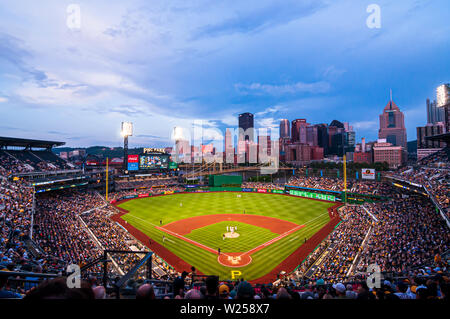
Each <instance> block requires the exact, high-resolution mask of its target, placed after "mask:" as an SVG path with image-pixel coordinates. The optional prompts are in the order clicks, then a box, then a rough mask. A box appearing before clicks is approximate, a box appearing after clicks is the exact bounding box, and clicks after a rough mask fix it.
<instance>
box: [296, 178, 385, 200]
mask: <svg viewBox="0 0 450 319" xmlns="http://www.w3.org/2000/svg"><path fill="white" fill-rule="evenodd" d="M288 185H290V186H300V187H307V188H316V189H325V190H330V191H336V192H340V191H343V190H344V181H343V179H341V178H331V177H312V176H311V177H307V176H299V175H294V176H292V177H291V178H290V179H289V181H288ZM391 190H392V188H391V187H390V186H389V185H388V184H386V183H383V182H378V181H367V180H365V181H362V180H351V179H349V180H347V191H348V192H352V193H359V194H366V195H378V196H388V195H390V194H391Z"/></svg>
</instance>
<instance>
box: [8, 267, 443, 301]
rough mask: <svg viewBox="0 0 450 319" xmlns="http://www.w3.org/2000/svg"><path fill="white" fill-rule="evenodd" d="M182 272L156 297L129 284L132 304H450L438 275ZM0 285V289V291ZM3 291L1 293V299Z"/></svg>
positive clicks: (92, 293)
mask: <svg viewBox="0 0 450 319" xmlns="http://www.w3.org/2000/svg"><path fill="white" fill-rule="evenodd" d="M186 277H187V275H186V273H183V274H181V275H180V276H178V277H177V278H175V280H174V281H173V283H172V287H171V288H172V291H173V292H172V293H170V294H160V293H159V291H160V290H159V289H158V287H157V286H156V285H154V284H152V283H151V282H149V281H147V280H137V281H134V280H130V282H129V283H127V287H131V288H132V289H133V290H134V293H135V296H136V299H188V300H189V299H199V300H202V299H203V300H230V299H235V300H241V301H245V300H247V301H251V300H280V299H284V300H301V299H304V300H308V299H354V300H399V299H419V300H444V301H445V300H448V299H449V284H450V282H449V278H448V277H446V276H443V275H442V274H441V273H439V272H430V273H429V274H426V275H417V276H410V277H406V278H403V279H398V280H393V279H391V278H385V279H383V280H382V282H381V285H380V287H379V288H369V287H368V285H367V283H366V282H365V281H353V282H337V283H335V284H327V283H325V282H324V281H323V280H322V279H318V280H314V281H311V280H306V281H302V282H292V281H291V282H284V283H283V284H281V285H273V284H267V285H256V286H255V285H252V284H250V283H249V282H247V281H245V280H238V281H219V280H218V278H217V277H216V276H208V277H207V278H206V279H205V280H204V281H203V282H201V283H198V282H197V283H193V284H187V282H186V279H187V278H186ZM1 288H2V287H1V283H0V289H1ZM1 294H2V290H0V296H1ZM108 297H109V296H108V294H107V293H106V289H105V287H103V286H97V285H95V284H92V283H90V282H88V281H83V282H82V283H81V288H78V289H69V288H67V285H66V283H65V278H57V279H53V280H48V281H44V282H43V283H41V284H40V285H39V286H37V287H35V288H32V289H31V290H29V291H28V292H27V294H26V295H25V296H24V298H25V299H29V300H40V299H48V298H52V299H53V298H61V299H71V298H76V299H106V298H108Z"/></svg>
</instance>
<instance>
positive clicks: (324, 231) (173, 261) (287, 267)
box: [111, 194, 342, 284]
mask: <svg viewBox="0 0 450 319" xmlns="http://www.w3.org/2000/svg"><path fill="white" fill-rule="evenodd" d="M274 195H275V194H274ZM277 195H281V196H293V195H288V194H277ZM159 196H166V195H159ZM128 200H132V199H125V200H122V201H120V202H116V203H114V204H113V205H114V206H115V207H116V208H117V209H118V210H120V213H118V214H116V215H113V216H111V219H113V220H114V221H116V222H118V223H119V224H120V225H122V226H123V227H124V228H126V229H127V230H128V232H130V234H131V235H133V236H134V237H135V238H136V239H137V240H139V241H140V242H141V243H142V244H144V245H145V246H147V247H148V248H150V249H151V250H152V251H154V252H155V253H157V254H158V256H160V257H161V258H162V259H164V260H165V261H166V262H167V263H168V264H170V265H171V266H172V267H174V268H175V269H176V270H177V271H179V272H182V271H184V270H186V271H188V272H189V271H190V268H191V265H190V264H188V263H186V262H185V261H184V260H182V259H181V258H180V257H178V256H177V255H175V254H174V253H172V252H171V251H170V250H168V249H167V248H166V247H164V246H163V245H160V244H158V243H157V242H155V241H153V240H151V239H150V238H149V237H148V236H147V235H146V234H144V233H143V232H142V231H140V230H139V229H137V228H136V227H134V226H132V225H130V224H129V223H125V220H123V219H122V218H121V216H123V215H124V214H126V213H128V211H127V210H125V209H123V208H120V207H117V205H119V204H121V203H124V202H126V201H128ZM311 200H316V199H311ZM317 201H322V200H317ZM341 205H342V204H340V203H336V205H334V206H333V207H330V208H328V213H329V215H330V219H331V220H330V221H329V222H328V223H327V224H326V225H325V226H323V227H322V228H321V229H320V230H319V231H318V232H316V233H315V234H314V235H313V236H312V237H311V238H309V239H308V240H307V242H306V243H304V244H302V245H301V246H300V247H299V248H298V249H297V250H295V251H294V252H293V253H292V254H291V255H290V256H288V257H287V258H286V259H285V260H281V261H280V263H279V264H278V266H276V267H275V268H274V269H272V270H271V271H270V272H269V273H267V274H266V275H264V276H262V277H260V278H257V279H254V280H250V283H252V284H256V283H262V284H264V283H268V282H273V281H275V280H276V279H277V277H278V274H279V273H280V272H281V271H285V272H288V273H289V272H291V271H293V270H294V269H295V268H296V267H297V266H298V265H299V264H300V263H301V262H302V261H303V260H304V259H305V258H306V257H307V256H308V255H309V254H310V253H311V252H312V251H313V250H314V249H315V248H316V247H317V246H318V245H319V244H320V243H321V242H322V240H324V239H325V238H326V237H327V236H328V234H330V233H331V232H332V231H333V229H334V227H336V225H337V224H339V222H340V217H339V214H338V213H337V208H338V207H340V206H341ZM230 215H232V216H233V217H235V216H237V215H235V214H230ZM240 216H244V215H240ZM246 216H254V215H246ZM269 218H270V217H269ZM233 220H234V219H233ZM174 223H175V222H174ZM292 224H293V223H292ZM168 225H170V224H167V225H165V226H168ZM294 225H295V224H294ZM295 226H298V225H295ZM202 227H203V226H202ZM196 228H198V227H196ZM291 228H292V226H291V227H290V228H289V229H291ZM241 254H242V253H237V254H235V257H237V256H239V255H241ZM221 255H222V254H221ZM227 255H234V254H229V253H227ZM224 256H226V255H225V254H224ZM222 258H223V257H222ZM242 258H246V257H242V256H241V260H242ZM226 260H227V261H228V257H226ZM220 261H221V262H222V261H223V260H222V259H221V260H220ZM227 261H224V263H227ZM230 262H231V263H232V260H230ZM250 262H251V261H250ZM227 266H231V265H227ZM239 267H242V266H239ZM198 274H200V275H201V274H202V273H200V272H198Z"/></svg>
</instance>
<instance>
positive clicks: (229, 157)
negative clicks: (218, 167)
mask: <svg viewBox="0 0 450 319" xmlns="http://www.w3.org/2000/svg"><path fill="white" fill-rule="evenodd" d="M224 159H225V162H226V163H234V147H233V138H232V135H231V131H230V129H229V128H227V130H226V131H225V158H224Z"/></svg>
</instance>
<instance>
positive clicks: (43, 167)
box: [0, 151, 71, 176]
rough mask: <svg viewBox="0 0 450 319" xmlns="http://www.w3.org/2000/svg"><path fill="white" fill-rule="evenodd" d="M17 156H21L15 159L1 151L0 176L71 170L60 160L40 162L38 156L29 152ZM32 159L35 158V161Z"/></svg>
mask: <svg viewBox="0 0 450 319" xmlns="http://www.w3.org/2000/svg"><path fill="white" fill-rule="evenodd" d="M16 152H17V151H16ZM15 154H16V155H19V154H21V156H17V157H15V156H14V155H11V154H8V153H6V152H5V151H0V175H3V176H9V175H11V174H13V173H15V174H17V173H28V172H35V171H38V172H43V171H54V170H61V169H70V168H71V167H70V166H69V165H68V164H67V163H66V162H65V161H64V160H62V159H58V160H57V161H56V160H55V161H46V160H40V159H38V157H37V156H36V155H33V154H31V153H30V152H28V151H23V152H18V153H15ZM52 156H53V155H52ZM30 158H33V160H31V159H30Z"/></svg>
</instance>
